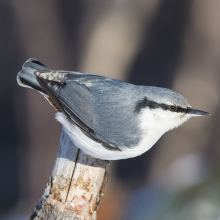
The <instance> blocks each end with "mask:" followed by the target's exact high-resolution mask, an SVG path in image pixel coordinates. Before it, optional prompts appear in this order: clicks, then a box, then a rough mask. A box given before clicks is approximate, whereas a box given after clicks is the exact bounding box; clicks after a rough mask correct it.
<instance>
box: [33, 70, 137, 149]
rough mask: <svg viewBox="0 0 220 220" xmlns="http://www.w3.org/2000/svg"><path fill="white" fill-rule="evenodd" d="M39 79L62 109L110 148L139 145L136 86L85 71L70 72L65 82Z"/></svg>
mask: <svg viewBox="0 0 220 220" xmlns="http://www.w3.org/2000/svg"><path fill="white" fill-rule="evenodd" d="M37 79H38V81H39V82H40V84H41V86H42V87H43V88H44V89H45V91H46V92H47V94H48V95H49V96H50V97H51V98H52V99H53V101H54V102H55V104H56V105H57V106H58V107H59V108H60V110H61V111H63V112H64V113H65V114H66V115H67V116H68V117H69V118H70V119H71V120H72V121H73V122H74V123H76V124H77V125H78V126H79V127H80V128H81V129H82V130H83V131H84V132H85V133H86V134H87V135H88V136H89V137H90V138H92V139H94V140H95V141H98V142H100V143H102V145H103V146H104V147H106V148H108V149H110V150H119V149H120V147H132V146H134V145H136V144H138V142H139V140H140V136H141V131H140V129H139V127H138V118H137V114H135V111H134V110H135V103H136V101H138V98H139V97H138V96H137V95H136V86H134V85H132V84H128V83H125V82H122V81H119V80H115V79H111V78H107V77H103V76H97V75H92V74H82V73H68V74H67V75H66V76H65V77H64V83H63V84H61V83H58V82H53V81H49V80H45V79H42V78H37Z"/></svg>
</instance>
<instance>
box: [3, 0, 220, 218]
mask: <svg viewBox="0 0 220 220" xmlns="http://www.w3.org/2000/svg"><path fill="white" fill-rule="evenodd" d="M219 45H220V1H216V0H210V1H207V0H191V1H190V0H179V1H176V0H137V1H132V0H105V1H103V0H96V1H95V0H90V1H88V0H76V1H70V0H65V1H58V0H57V1H55V0H53V1H52V0H47V1H37V0H31V1H30V0H29V1H28V0H19V1H17V0H1V1H0V70H1V73H0V103H1V108H0V115H1V123H0V131H1V132H0V218H1V219H2V218H3V219H5V220H6V219H12V220H13V219H27V216H29V214H30V213H31V211H32V208H33V207H34V206H35V205H36V204H37V201H38V199H39V198H40V196H41V193H42V192H43V189H44V187H45V185H46V182H47V181H48V178H49V176H50V174H51V171H52V167H53V163H54V160H55V158H56V154H57V151H58V148H59V137H60V132H61V125H60V124H58V122H56V121H55V120H54V114H55V111H54V110H53V109H52V108H51V106H50V105H49V104H48V103H47V102H46V100H45V99H44V98H43V97H42V96H41V95H40V94H38V93H37V92H35V91H33V90H28V89H23V88H21V87H19V86H18V85H17V83H16V74H17V72H18V71H19V70H20V69H21V66H22V64H23V63H24V62H25V60H27V59H28V58H31V57H32V58H36V59H38V60H40V61H41V62H42V63H44V64H45V65H47V66H48V67H50V68H51V69H64V70H74V71H79V72H89V73H95V74H100V75H105V76H109V77H113V78H117V79H121V80H124V81H128V82H132V83H134V84H142V85H151V86H160V87H166V88H171V89H173V90H175V91H177V92H179V93H180V94H182V95H183V96H184V97H186V98H187V99H188V101H189V102H190V103H191V105H192V106H193V107H194V108H198V109H201V110H204V111H208V112H211V113H212V115H211V116H209V117H203V118H202V117H201V118H193V119H191V120H190V121H189V122H187V123H186V124H184V125H183V126H181V127H180V128H178V129H176V130H174V131H172V132H169V133H168V134H166V135H165V136H163V137H162V138H161V139H160V140H159V141H158V143H157V144H156V145H155V146H154V147H153V148H152V149H151V150H150V151H149V152H147V153H145V154H144V155H142V156H140V157H138V158H134V159H128V160H123V161H118V162H112V163H111V166H110V167H109V173H110V181H109V184H108V188H107V193H106V195H105V197H104V199H103V202H102V204H101V207H100V209H99V212H98V219H99V220H101V219H105V220H110V219H111V220H112V219H113V220H114V219H122V216H123V215H124V212H125V206H126V204H127V202H128V201H129V199H130V198H131V196H132V195H133V194H135V193H136V192H137V191H138V190H139V189H142V188H143V187H146V186H148V184H149V183H150V182H151V181H152V180H154V179H157V178H159V177H160V176H161V175H162V174H163V173H164V172H165V170H166V169H167V168H168V167H169V166H170V165H171V164H172V163H173V162H174V161H177V160H179V159H180V158H182V157H184V156H187V155H191V154H199V153H203V154H204V155H206V156H207V157H209V158H210V161H211V163H212V164H213V166H214V167H215V169H216V170H218V169H219V168H218V167H219V165H220V164H219V159H220V150H219V149H220V147H219V138H220V135H219V124H220V120H219V109H220V101H219V96H220V89H219V85H220V81H219V80H220V74H219V73H220V62H219V61H220V46H219ZM183 166H184V165H183ZM175 175H176V176H175V177H176V178H177V179H179V181H180V182H181V181H182V180H183V181H184V179H185V177H184V175H181V173H180V172H176V174H175ZM170 181H171V180H170ZM170 184H172V183H170ZM146 219H147V218H146Z"/></svg>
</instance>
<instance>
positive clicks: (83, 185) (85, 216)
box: [30, 129, 108, 220]
mask: <svg viewBox="0 0 220 220" xmlns="http://www.w3.org/2000/svg"><path fill="white" fill-rule="evenodd" d="M39 162H40V159H39ZM106 166H107V161H103V160H99V159H95V158H92V157H90V156H88V155H85V154H84V153H83V152H82V151H81V150H79V149H78V148H76V147H75V146H74V145H73V143H72V141H71V140H70V138H69V136H68V135H67V134H66V133H65V131H64V129H63V131H62V134H61V139H60V150H59V152H58V155H57V159H56V161H55V164H54V168H53V172H52V176H51V178H50V181H49V183H48V184H47V186H46V188H45V190H44V193H43V195H42V197H41V198H40V200H39V202H38V205H37V206H36V207H35V208H34V210H33V213H32V215H31V217H30V219H31V220H42V219H43V220H49V219H50V220H54V219H56V220H95V219H96V212H97V208H98V206H99V204H100V200H101V197H102V196H103V193H104V188H105V186H106V184H107V179H108V175H107V172H106V171H105V169H106Z"/></svg>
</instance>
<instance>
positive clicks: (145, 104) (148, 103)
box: [134, 97, 191, 113]
mask: <svg viewBox="0 0 220 220" xmlns="http://www.w3.org/2000/svg"><path fill="white" fill-rule="evenodd" d="M146 107H148V108H150V109H156V108H162V109H163V110H169V111H172V112H180V113H189V112H190V110H191V109H190V108H182V107H180V106H173V105H167V104H164V103H157V102H154V101H151V100H149V99H147V98H146V97H145V98H144V99H143V100H140V101H138V102H137V104H136V106H135V110H134V112H136V113H138V112H140V111H141V109H143V108H146ZM172 107H175V108H176V109H175V111H174V110H171V108H172Z"/></svg>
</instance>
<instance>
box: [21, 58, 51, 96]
mask: <svg viewBox="0 0 220 220" xmlns="http://www.w3.org/2000/svg"><path fill="white" fill-rule="evenodd" d="M37 70H50V69H49V68H48V67H46V66H44V64H42V63H40V62H39V61H38V60H36V59H34V58H30V59H28V60H27V61H26V62H25V63H24V64H23V66H22V70H21V71H20V72H19V73H18V75H17V82H18V84H19V85H20V86H23V87H28V88H33V89H36V90H38V91H40V92H43V93H45V91H44V89H43V88H42V87H41V85H40V84H39V82H38V81H37V79H36V76H35V74H34V73H35V71H37Z"/></svg>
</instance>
